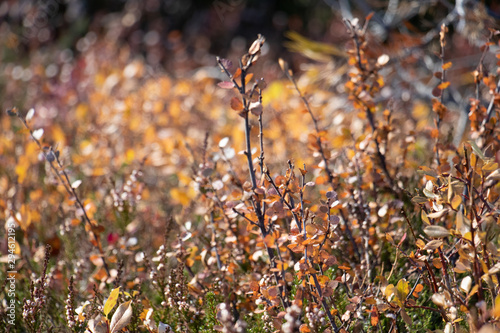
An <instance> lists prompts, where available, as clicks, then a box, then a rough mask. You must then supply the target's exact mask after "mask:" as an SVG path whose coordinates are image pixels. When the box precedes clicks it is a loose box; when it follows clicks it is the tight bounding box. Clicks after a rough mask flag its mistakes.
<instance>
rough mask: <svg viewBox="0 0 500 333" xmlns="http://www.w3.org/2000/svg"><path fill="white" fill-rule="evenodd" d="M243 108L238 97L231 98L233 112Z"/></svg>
mask: <svg viewBox="0 0 500 333" xmlns="http://www.w3.org/2000/svg"><path fill="white" fill-rule="evenodd" d="M243 108H244V107H243V103H242V102H241V100H240V99H239V98H238V97H233V98H231V109H233V110H234V111H242V110H243Z"/></svg>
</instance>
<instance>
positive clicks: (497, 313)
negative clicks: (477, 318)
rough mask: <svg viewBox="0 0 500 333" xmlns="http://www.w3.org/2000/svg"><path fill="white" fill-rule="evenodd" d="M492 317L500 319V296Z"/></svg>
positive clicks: (496, 299)
mask: <svg viewBox="0 0 500 333" xmlns="http://www.w3.org/2000/svg"><path fill="white" fill-rule="evenodd" d="M491 316H492V317H495V318H499V317H500V295H498V296H497V297H496V298H495V305H494V306H493V310H491Z"/></svg>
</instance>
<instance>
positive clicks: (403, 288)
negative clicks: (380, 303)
mask: <svg viewBox="0 0 500 333" xmlns="http://www.w3.org/2000/svg"><path fill="white" fill-rule="evenodd" d="M409 292H410V285H409V282H408V281H405V280H404V279H401V280H399V281H398V284H397V285H396V291H395V294H396V296H395V297H394V301H396V303H397V304H398V305H399V306H400V307H403V306H404V303H405V301H406V296H408V293H409Z"/></svg>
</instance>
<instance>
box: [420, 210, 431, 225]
mask: <svg viewBox="0 0 500 333" xmlns="http://www.w3.org/2000/svg"><path fill="white" fill-rule="evenodd" d="M421 216H422V221H423V222H424V223H425V224H427V225H430V224H431V222H430V221H429V218H428V217H427V213H426V212H425V211H422V214H421Z"/></svg>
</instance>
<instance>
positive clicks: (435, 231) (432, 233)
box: [424, 225, 450, 238]
mask: <svg viewBox="0 0 500 333" xmlns="http://www.w3.org/2000/svg"><path fill="white" fill-rule="evenodd" d="M424 232H425V233H426V234H427V236H429V237H433V238H444V237H448V236H449V235H450V232H449V231H448V229H446V228H445V227H441V226H439V225H430V226H427V227H425V229H424Z"/></svg>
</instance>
